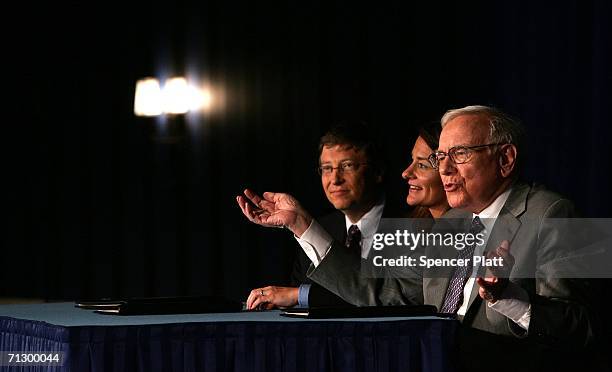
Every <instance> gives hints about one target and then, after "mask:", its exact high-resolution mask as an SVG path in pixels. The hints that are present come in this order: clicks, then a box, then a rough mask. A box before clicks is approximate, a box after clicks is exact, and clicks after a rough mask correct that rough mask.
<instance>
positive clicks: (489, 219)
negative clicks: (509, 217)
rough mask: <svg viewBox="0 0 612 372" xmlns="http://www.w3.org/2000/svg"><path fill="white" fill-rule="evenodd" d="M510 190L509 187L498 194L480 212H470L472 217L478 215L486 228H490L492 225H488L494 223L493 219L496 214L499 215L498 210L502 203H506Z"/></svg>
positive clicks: (502, 205)
mask: <svg viewBox="0 0 612 372" xmlns="http://www.w3.org/2000/svg"><path fill="white" fill-rule="evenodd" d="M510 191H512V188H511V187H509V188H508V189H507V190H506V191H504V192H502V193H501V194H499V196H498V197H497V198H495V200H493V203H491V204H489V206H488V207H486V208H485V209H483V210H482V211H481V212H480V213H478V214H476V213H472V219H474V217H476V216H478V217H479V218H480V219H481V220H482V223H483V224H484V225H485V227H486V228H487V230H491V227H492V226H490V225H493V223H495V219H496V218H497V216H499V212H501V209H502V208H503V207H504V204H506V201H507V200H508V197H509V196H510Z"/></svg>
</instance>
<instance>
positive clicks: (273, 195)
mask: <svg viewBox="0 0 612 372" xmlns="http://www.w3.org/2000/svg"><path fill="white" fill-rule="evenodd" d="M282 196H283V194H282V193H279V192H269V191H266V192H264V193H263V197H264V199H265V200H267V201H269V202H277V201H279V199H280V198H281V197H282Z"/></svg>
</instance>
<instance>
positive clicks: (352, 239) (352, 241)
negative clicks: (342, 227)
mask: <svg viewBox="0 0 612 372" xmlns="http://www.w3.org/2000/svg"><path fill="white" fill-rule="evenodd" d="M344 245H346V247H347V248H348V249H349V250H350V251H351V252H358V254H360V255H361V231H359V227H357V225H351V227H350V228H349V230H348V234H347V235H346V242H345V243H344Z"/></svg>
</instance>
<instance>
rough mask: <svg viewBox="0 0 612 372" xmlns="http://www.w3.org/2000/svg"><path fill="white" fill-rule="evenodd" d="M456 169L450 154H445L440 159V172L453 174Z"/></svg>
mask: <svg viewBox="0 0 612 372" xmlns="http://www.w3.org/2000/svg"><path fill="white" fill-rule="evenodd" d="M456 170H457V168H455V163H453V161H452V160H451V159H450V156H445V157H444V158H443V159H442V160H439V161H438V171H439V172H440V174H442V175H447V174H453V173H454V172H455V171H456Z"/></svg>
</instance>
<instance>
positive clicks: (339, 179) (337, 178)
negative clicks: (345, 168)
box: [332, 167, 344, 185]
mask: <svg viewBox="0 0 612 372" xmlns="http://www.w3.org/2000/svg"><path fill="white" fill-rule="evenodd" d="M332 172H333V173H332V180H333V182H334V185H340V184H342V183H343V182H344V172H342V171H341V170H340V167H338V168H334V169H333V170H332Z"/></svg>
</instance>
